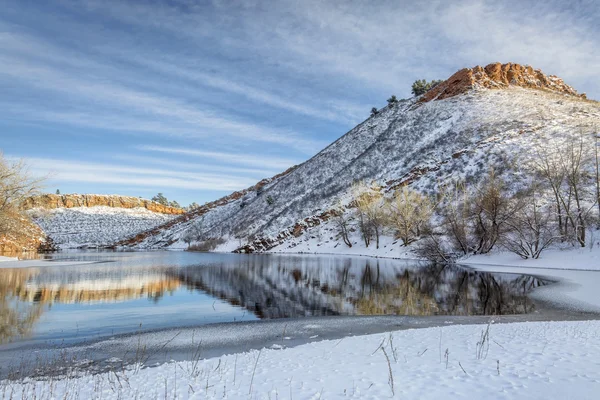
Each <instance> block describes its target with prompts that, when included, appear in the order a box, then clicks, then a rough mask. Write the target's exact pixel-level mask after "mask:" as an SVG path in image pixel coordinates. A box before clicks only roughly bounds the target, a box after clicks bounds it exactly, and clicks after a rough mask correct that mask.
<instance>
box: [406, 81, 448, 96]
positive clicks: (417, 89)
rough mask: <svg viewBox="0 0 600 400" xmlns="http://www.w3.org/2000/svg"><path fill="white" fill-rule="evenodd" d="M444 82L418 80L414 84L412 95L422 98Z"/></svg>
mask: <svg viewBox="0 0 600 400" xmlns="http://www.w3.org/2000/svg"><path fill="white" fill-rule="evenodd" d="M442 82H443V81H441V80H433V81H430V82H427V80H425V79H417V80H416V81H414V82H413V84H412V94H413V95H415V96H421V95H422V94H425V93H427V92H428V91H430V90H431V89H433V88H434V87H436V86H437V85H439V84H440V83H442Z"/></svg>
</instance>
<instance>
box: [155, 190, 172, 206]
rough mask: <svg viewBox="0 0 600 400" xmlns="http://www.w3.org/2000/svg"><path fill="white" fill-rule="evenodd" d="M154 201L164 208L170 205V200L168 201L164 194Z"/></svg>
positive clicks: (157, 196)
mask: <svg viewBox="0 0 600 400" xmlns="http://www.w3.org/2000/svg"><path fill="white" fill-rule="evenodd" d="M152 201H154V202H156V203H158V204H162V205H163V206H168V205H169V200H167V198H166V197H165V196H164V195H163V194H162V193H159V194H157V195H156V196H154V197H153V198H152Z"/></svg>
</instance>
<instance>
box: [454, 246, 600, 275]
mask: <svg viewBox="0 0 600 400" xmlns="http://www.w3.org/2000/svg"><path fill="white" fill-rule="evenodd" d="M460 263H461V264H479V265H502V266H512V267H527V268H552V269H579V270H592V271H599V270H600V248H598V247H593V248H590V247H586V248H568V249H562V250H561V249H549V250H546V251H544V252H543V253H542V255H541V256H540V258H539V259H537V260H531V259H529V260H524V259H522V258H521V257H519V256H517V255H516V254H513V253H509V252H497V253H491V254H482V255H477V256H472V257H469V258H467V259H464V260H461V261H460Z"/></svg>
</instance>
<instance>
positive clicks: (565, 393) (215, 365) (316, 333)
mask: <svg viewBox="0 0 600 400" xmlns="http://www.w3.org/2000/svg"><path fill="white" fill-rule="evenodd" d="M555 252H556V253H558V255H555V254H554V253H555ZM598 254H599V253H598V252H597V250H596V249H594V251H590V250H589V249H585V251H577V250H571V251H558V250H557V251H554V250H551V251H548V252H546V253H544V258H543V259H542V260H519V259H518V258H517V257H516V256H513V255H510V254H503V253H497V254H493V255H490V256H477V257H471V258H469V259H468V260H465V261H462V262H461V263H460V264H464V265H466V266H468V267H472V268H476V269H479V270H484V271H489V272H492V271H496V272H505V273H526V274H532V275H537V276H542V277H548V278H550V279H555V280H558V281H559V282H558V283H556V284H553V285H549V286H547V287H541V288H538V289H536V290H535V291H534V292H533V294H532V297H533V298H535V299H538V300H540V301H543V302H548V303H550V304H552V305H556V306H560V307H563V308H564V307H566V306H569V307H570V308H571V309H572V310H573V312H574V313H575V314H574V315H576V314H577V313H579V314H578V315H579V317H575V319H586V316H585V315H586V314H585V313H588V312H591V313H594V314H590V318H597V315H598V314H597V313H598V312H600V298H598V296H597V295H596V292H597V288H598V287H600V273H598V272H596V270H594V269H591V268H589V266H588V268H585V267H584V268H578V266H581V265H582V264H581V263H583V262H586V263H589V262H590V260H592V261H591V262H593V260H594V259H596V257H597V256H598ZM313 255H314V254H313ZM337 255H340V256H342V254H337ZM357 255H358V254H352V255H350V256H357ZM365 256H369V255H365ZM558 256H560V257H558ZM553 257H555V260H554V261H552V260H551V259H552V258H553ZM386 258H387V257H386ZM501 262H504V263H505V265H499V263H501ZM566 262H568V264H565V263H566ZM40 263H42V265H55V266H58V265H73V264H79V263H81V262H69V261H60V262H56V261H54V262H53V261H42V260H31V261H13V262H3V263H2V265H1V266H0V268H4V267H5V266H6V267H10V268H14V266H15V264H16V265H19V266H21V267H25V266H41V265H40ZM565 265H567V266H569V267H571V268H570V269H565ZM592 266H593V265H592ZM596 269H600V266H598V268H596ZM596 275H598V276H596ZM569 312H570V311H569V310H566V311H565V313H564V315H565V316H567V315H569V314H568V313H569ZM582 313H583V314H582ZM377 318H379V317H373V321H376V320H377ZM383 318H384V317H383ZM521 318H525V319H527V318H528V316H527V315H525V316H521ZM413 319H415V320H417V322H416V323H413V324H414V325H411V323H409V324H408V325H406V326H404V327H402V328H400V329H401V330H397V329H399V328H398V327H397V326H396V327H395V324H398V323H401V322H400V321H405V322H402V324H406V323H407V322H409V321H410V319H402V317H396V321H398V322H394V319H393V318H390V319H389V321H388V322H383V321H384V320H381V322H382V323H380V324H379V325H381V326H380V327H379V328H377V329H371V330H369V329H367V328H368V327H369V326H371V327H375V326H376V325H377V324H375V325H371V324H373V323H375V322H371V323H367V324H362V326H363V327H364V329H360V328H356V329H355V328H354V327H358V325H357V322H358V319H357V322H354V323H352V324H351V326H353V328H352V329H350V328H349V326H346V327H345V328H343V326H345V325H344V324H343V323H342V324H341V325H340V326H339V328H340V329H341V330H340V329H338V331H339V332H337V333H335V332H331V333H326V332H328V330H327V329H329V328H333V327H334V326H335V324H334V325H333V326H332V327H329V328H326V325H328V324H327V323H325V325H323V323H324V322H325V319H323V318H319V319H318V321H316V322H310V321H306V320H305V321H294V322H293V324H298V327H297V328H293V324H292V321H289V322H288V321H277V322H275V321H273V322H268V324H271V325H272V326H271V327H270V328H269V327H268V326H267V324H265V325H261V324H263V323H257V324H255V325H256V326H255V327H254V328H259V327H260V331H262V330H264V329H271V330H272V332H271V333H263V334H261V335H259V336H257V337H255V336H253V335H255V333H251V332H253V331H252V330H248V329H247V328H244V326H243V325H241V326H239V327H238V328H237V329H238V330H240V329H241V331H240V332H236V333H235V334H233V333H231V334H232V335H233V336H231V335H229V336H227V335H225V336H223V334H222V333H218V332H213V331H214V330H215V329H217V331H218V329H219V328H218V327H207V328H205V329H206V332H207V333H206V334H207V335H208V336H207V342H206V345H207V348H206V350H205V351H204V352H203V353H202V354H203V355H202V356H201V358H202V357H208V358H206V359H197V360H190V359H192V358H194V355H193V353H194V351H193V349H192V346H191V345H190V343H189V342H190V341H191V339H190V338H191V336H190V332H192V330H187V333H185V332H184V333H182V334H181V336H177V339H175V340H174V341H173V342H170V344H169V346H173V349H174V350H173V353H171V357H174V358H175V359H176V360H180V361H171V362H165V361H168V360H169V359H170V358H167V355H161V356H162V357H163V358H162V360H161V361H160V362H159V361H158V360H153V362H157V363H158V364H157V365H156V366H155V367H153V368H142V369H140V368H135V366H134V367H132V366H130V367H129V368H126V369H124V370H123V369H121V368H117V371H118V372H117V373H115V372H112V373H111V372H102V373H98V374H92V373H89V374H88V373H86V374H84V375H82V376H79V377H74V376H63V377H53V378H45V380H35V379H28V378H26V379H25V380H21V381H16V382H15V381H12V382H8V381H3V382H2V383H1V384H0V393H4V394H3V396H4V397H6V398H11V397H12V398H20V397H19V396H23V398H31V397H36V398H41V399H44V398H49V397H44V396H47V393H48V392H49V390H51V391H52V393H53V396H54V397H64V396H65V395H66V396H69V395H70V396H73V393H76V394H77V395H76V396H77V397H75V398H90V399H94V398H123V397H130V396H138V397H139V396H141V397H143V398H154V397H161V398H162V397H164V396H165V394H166V396H167V398H174V397H177V398H183V399H185V398H190V399H195V398H223V397H225V398H230V399H237V398H248V397H249V396H250V397H251V398H259V399H260V398H265V399H268V398H277V397H281V398H283V397H285V398H288V397H290V395H293V398H299V399H318V398H346V397H350V398H373V399H376V398H384V397H385V398H440V397H445V396H452V397H453V398H473V397H475V398H479V397H486V398H507V399H508V398H556V397H561V398H562V397H574V398H581V399H586V398H594V396H593V395H594V393H597V391H598V390H599V389H600V361H597V360H600V340H599V339H600V321H598V320H587V321H586V320H584V321H559V322H548V321H547V320H549V319H555V318H554V317H552V316H551V317H542V318H540V316H535V315H530V320H531V321H535V322H519V321H523V319H519V318H511V317H508V318H507V317H499V318H496V321H499V322H502V323H498V324H493V325H492V326H491V328H490V335H489V340H488V342H487V345H485V354H486V356H485V357H484V356H483V355H482V356H481V357H480V358H478V357H477V356H476V354H477V353H478V352H481V351H483V350H482V348H481V346H480V345H478V343H480V342H481V340H482V332H485V330H486V329H487V325H485V324H482V323H485V321H487V320H490V319H493V318H490V317H481V318H477V317H473V318H470V317H466V318H463V319H464V321H462V322H461V319H460V318H456V317H444V318H441V319H439V320H438V321H437V322H429V323H428V322H426V319H423V320H422V322H418V320H419V317H416V318H413ZM556 319H561V317H560V315H556ZM443 320H448V322H449V321H450V320H451V321H452V323H451V324H450V325H448V324H447V322H444V321H443ZM364 321H370V319H369V317H365V318H364ZM432 321H433V320H432ZM340 322H341V321H340ZM504 322H510V323H506V324H505V323H504ZM288 323H289V324H292V325H290V326H289V327H287V325H288ZM332 323H334V322H333V321H332ZM386 323H388V324H391V325H389V326H388V327H387V328H386V325H385V324H386ZM454 324H460V325H454ZM473 324H479V325H473ZM280 325H281V326H280ZM313 325H314V326H313ZM318 325H321V326H322V327H323V328H325V331H320V330H319V329H318V328H317V326H318ZM359 325H360V324H359ZM282 326H284V328H283V330H282V329H281V328H282ZM377 326H378V325H377ZM432 326H433V327H432ZM254 328H253V329H254ZM415 328H418V329H415ZM211 329H212V330H211ZM223 329H224V328H223ZM227 329H229V327H227ZM231 329H233V327H231ZM286 329H287V334H285V335H284V334H283V333H280V331H281V332H285V330H286ZM294 329H296V331H295V330H294ZM329 330H331V329H329ZM211 332H212V333H211ZM219 332H220V331H219ZM265 332H266V331H265ZM273 332H276V333H273ZM351 332H353V333H352V334H351ZM373 332H379V333H373ZM381 332H383V333H381ZM299 333H300V334H299ZM355 334H356V335H360V336H352V335H355ZM169 335H171V336H173V332H172V331H171V332H169V331H165V332H154V333H153V332H148V333H143V334H141V335H139V336H140V337H139V338H138V336H131V337H130V338H117V339H116V340H112V339H111V340H105V341H102V342H99V343H96V344H93V345H91V346H89V347H91V348H94V349H95V350H94V351H107V352H108V353H106V354H107V355H111V354H112V353H114V354H112V355H113V356H114V355H116V357H111V358H115V359H118V357H119V356H120V354H123V353H124V354H127V353H128V352H129V353H134V352H135V351H134V350H135V349H134V348H135V343H134V342H136V341H137V342H139V340H138V339H140V338H142V339H143V340H144V343H146V342H148V343H154V345H155V346H158V345H159V343H162V342H164V341H166V339H170V338H171V336H169ZM236 335H237V337H246V336H247V337H248V338H246V339H244V340H242V341H241V342H240V343H238V344H237V345H236V344H235V343H234V344H233V345H231V346H229V347H224V345H223V344H222V343H221V344H220V345H219V346H221V347H218V346H217V348H216V350H214V351H211V350H210V345H209V340H208V338H212V337H215V338H217V337H219V338H220V339H221V342H223V341H224V340H225V341H227V340H230V339H231V338H232V337H235V336H236ZM239 335H241V336H239ZM265 335H266V336H265ZM348 335H350V336H348ZM390 335H391V336H390ZM167 336H168V338H167ZM198 338H199V337H196V339H198ZM227 338H229V339H227ZM390 338H392V341H393V345H392V344H390ZM323 339H324V340H323ZM382 341H383V342H385V343H384V348H385V350H386V354H387V356H386V355H384V354H383V351H382V350H381V349H380V350H377V349H378V348H379V347H378V346H380V345H381V343H382ZM137 342H136V343H137ZM219 343H220V342H219ZM159 347H160V346H159ZM219 348H220V349H221V350H219ZM224 348H228V349H229V351H231V352H232V354H229V355H223V350H222V349H224ZM261 348H262V350H260V351H258V350H250V351H248V349H261ZM394 349H395V350H394ZM446 349H447V350H448V353H446ZM31 350H34V349H31ZM19 351H27V349H26V348H23V349H19V346H16V347H15V348H13V349H12V350H9V353H15V354H17V353H19ZM36 352H37V351H36ZM109 353H110V354H109ZM175 354H177V356H175ZM81 356H82V357H83V358H85V352H83V353H82V354H81ZM257 359H258V361H257ZM388 359H389V360H390V363H389V365H388V361H387V360H388ZM446 359H448V364H447V366H446ZM182 360H187V361H182ZM459 362H460V364H458V363H459ZM115 365H117V364H115ZM390 370H391V371H392V376H393V379H394V381H395V383H394V387H393V389H394V395H395V397H394V396H392V386H391V385H390V379H389V371H390ZM111 374H112V375H111ZM117 374H120V375H119V376H117ZM252 376H254V378H252ZM119 380H120V381H121V382H127V383H126V384H121V385H117V384H115V382H118V381H119ZM234 381H235V383H234ZM432 382H436V385H432V384H431V383H432ZM525 389H526V390H525ZM249 393H250V394H249ZM0 398H3V397H2V396H0Z"/></svg>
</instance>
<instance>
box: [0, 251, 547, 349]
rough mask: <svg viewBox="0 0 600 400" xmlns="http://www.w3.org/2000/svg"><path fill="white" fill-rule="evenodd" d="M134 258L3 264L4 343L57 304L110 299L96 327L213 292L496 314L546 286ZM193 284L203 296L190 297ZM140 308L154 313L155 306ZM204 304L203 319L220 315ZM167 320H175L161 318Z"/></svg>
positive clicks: (236, 297)
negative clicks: (119, 315)
mask: <svg viewBox="0 0 600 400" xmlns="http://www.w3.org/2000/svg"><path fill="white" fill-rule="evenodd" d="M99 257H100V258H102V257H104V256H99ZM129 257H130V258H125V260H126V261H124V262H123V263H114V264H111V263H104V264H90V265H74V266H72V267H68V266H63V267H44V268H23V269H0V343H5V342H7V341H10V340H14V339H16V338H19V337H26V336H29V335H32V331H33V330H34V327H35V325H36V322H37V321H38V320H39V319H40V317H41V315H42V314H43V313H45V312H48V310H49V309H50V307H51V306H52V304H55V303H62V304H90V303H107V304H106V306H102V307H105V308H106V309H107V312H106V313H102V314H101V315H102V318H105V319H104V320H100V321H95V323H96V324H97V325H98V326H105V325H110V324H111V323H112V321H111V318H113V317H114V315H115V314H113V313H112V312H111V311H110V307H111V304H112V303H117V302H127V301H131V300H134V299H139V298H143V297H146V298H148V299H149V300H150V301H151V302H152V306H153V307H161V306H162V304H161V299H162V297H163V296H164V295H165V294H167V293H170V294H171V295H172V296H175V297H176V296H184V297H185V296H187V297H185V299H187V300H185V301H191V302H194V303H195V302H196V301H204V302H210V303H213V302H214V299H211V298H210V297H207V296H206V294H209V295H211V296H212V297H213V298H220V299H224V300H226V301H227V302H229V303H230V304H231V305H234V306H240V307H243V308H245V309H246V310H248V311H250V312H252V313H254V314H255V315H256V316H257V317H259V318H286V317H303V316H319V315H384V314H389V315H436V314H439V315H498V314H517V313H526V312H531V311H533V309H534V305H533V304H532V303H531V301H530V300H529V299H528V298H527V294H528V292H529V291H530V290H531V289H532V288H535V287H537V286H540V285H543V284H545V283H544V282H543V281H541V280H539V279H537V278H534V277H530V276H523V275H510V274H490V273H486V272H478V271H474V270H470V269H464V268H460V267H456V266H444V265H420V264H418V263H410V262H401V261H396V260H385V259H368V258H356V257H355V258H350V257H303V256H281V257H275V256H267V255H253V256H245V257H244V256H233V255H231V256H226V255H210V256H206V259H208V260H209V261H210V262H209V263H204V264H194V263H191V264H186V265H183V266H178V264H177V263H172V264H169V265H168V266H165V265H164V264H163V262H164V258H161V255H156V256H154V255H151V256H148V257H146V258H144V256H143V255H141V256H139V255H136V256H129ZM204 259H205V258H200V260H204ZM140 260H141V261H140ZM144 262H145V264H144ZM180 289H184V290H180ZM190 290H191V291H192V294H194V293H195V294H198V295H199V296H198V299H197V300H196V299H195V298H194V299H191V300H190V297H189V296H190V292H189V291H190ZM200 295H201V296H200ZM210 303H208V304H210ZM195 304H198V303H195ZM75 308H76V307H75ZM70 309H73V308H70ZM135 310H136V311H135V312H138V313H147V314H148V315H153V311H152V310H151V309H150V308H148V307H146V308H145V309H140V308H136V309H135ZM197 310H202V311H199V314H198V315H194V316H193V318H195V319H196V320H198V321H200V320H202V319H203V318H204V317H206V316H208V314H209V313H211V312H215V313H217V312H216V310H215V309H214V308H213V307H204V308H202V307H199V308H197ZM63 312H66V309H65V308H63ZM115 312H116V311H115ZM217 314H218V313H217ZM140 315H142V314H140ZM136 317H137V315H136ZM174 320H176V318H174ZM170 323H172V324H175V323H176V322H169V321H168V320H167V321H165V322H164V324H165V326H167V325H169V324H170ZM61 329H62V327H61Z"/></svg>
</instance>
